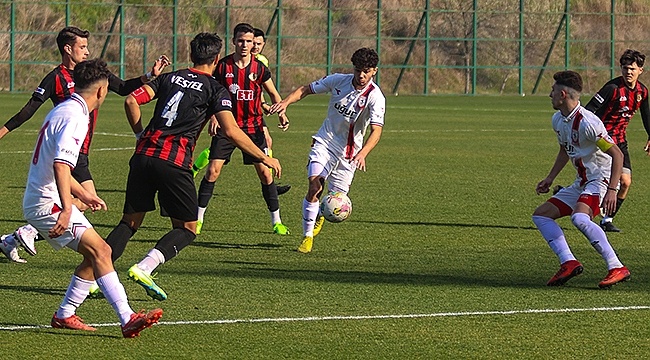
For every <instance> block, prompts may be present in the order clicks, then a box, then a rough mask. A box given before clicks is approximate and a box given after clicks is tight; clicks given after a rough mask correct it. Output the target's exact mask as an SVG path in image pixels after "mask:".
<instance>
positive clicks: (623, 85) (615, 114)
mask: <svg viewBox="0 0 650 360" xmlns="http://www.w3.org/2000/svg"><path fill="white" fill-rule="evenodd" d="M644 63H645V55H644V54H642V53H640V52H638V51H636V50H631V49H627V50H625V52H624V53H623V55H622V56H621V59H620V64H621V72H622V76H619V77H617V78H615V79H612V80H610V81H609V82H607V83H606V84H605V85H604V86H603V87H602V88H601V89H600V90H598V92H597V93H596V94H595V95H594V97H593V98H592V99H591V100H590V101H589V103H588V104H587V105H586V106H585V108H587V110H590V111H592V112H593V113H595V114H596V115H598V117H599V118H600V119H601V120H602V121H603V123H604V124H605V128H606V129H607V132H608V133H609V136H611V137H612V139H614V142H616V145H618V147H619V148H620V149H621V151H622V152H623V155H624V161H623V174H622V175H621V180H620V188H619V190H618V193H617V202H616V211H614V212H613V213H612V214H610V215H608V216H604V217H603V219H602V220H601V222H600V226H601V227H602V228H603V230H605V231H611V232H619V231H620V230H619V229H618V228H617V227H616V226H614V224H613V223H612V220H613V218H614V216H615V215H616V213H617V212H618V210H619V209H620V208H621V205H622V204H623V201H625V198H626V197H627V193H628V191H629V189H630V185H631V184H632V165H631V163H630V153H629V151H628V144H627V138H626V130H627V125H628V124H629V123H630V119H631V118H632V116H634V114H635V113H636V111H637V110H641V120H642V121H643V126H644V127H645V130H646V132H647V133H648V141H647V142H646V144H645V151H646V153H648V155H650V105H649V102H648V88H647V87H646V86H645V85H643V84H642V83H641V82H640V81H639V76H640V75H641V74H642V73H643V64H644Z"/></svg>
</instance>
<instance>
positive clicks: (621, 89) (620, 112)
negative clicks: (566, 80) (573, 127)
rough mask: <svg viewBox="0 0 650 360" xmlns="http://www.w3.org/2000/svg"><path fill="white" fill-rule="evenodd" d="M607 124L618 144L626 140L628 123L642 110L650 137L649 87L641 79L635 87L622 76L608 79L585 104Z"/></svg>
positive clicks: (610, 133)
mask: <svg viewBox="0 0 650 360" xmlns="http://www.w3.org/2000/svg"><path fill="white" fill-rule="evenodd" d="M585 108H587V110H589V111H591V112H593V113H594V114H596V115H597V116H598V117H599V118H600V120H602V122H603V123H604V124H605V129H607V133H609V136H611V137H612V139H614V142H615V143H616V144H620V143H623V142H626V141H627V140H626V130H627V125H628V124H629V123H630V119H631V118H632V116H634V114H635V113H636V111H637V110H639V109H640V110H641V118H642V120H643V126H644V127H645V129H646V132H647V133H648V138H649V139H650V105H649V103H648V88H647V87H646V86H645V85H643V84H642V83H641V82H640V81H637V82H636V86H635V87H634V88H629V87H627V85H625V80H624V79H623V77H622V76H619V77H617V78H614V79H612V80H610V81H608V82H607V83H606V84H605V85H604V86H603V87H602V88H601V89H600V90H598V92H597V93H596V94H595V95H594V97H593V98H592V99H591V100H590V101H589V103H588V104H587V105H586V106H585Z"/></svg>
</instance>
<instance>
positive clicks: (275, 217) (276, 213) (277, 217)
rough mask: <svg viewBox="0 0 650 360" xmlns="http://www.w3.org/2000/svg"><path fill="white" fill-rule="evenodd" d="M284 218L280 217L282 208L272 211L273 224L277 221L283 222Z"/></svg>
mask: <svg viewBox="0 0 650 360" xmlns="http://www.w3.org/2000/svg"><path fill="white" fill-rule="evenodd" d="M281 222H282V219H280V209H277V210H275V211H271V225H275V224H277V223H281Z"/></svg>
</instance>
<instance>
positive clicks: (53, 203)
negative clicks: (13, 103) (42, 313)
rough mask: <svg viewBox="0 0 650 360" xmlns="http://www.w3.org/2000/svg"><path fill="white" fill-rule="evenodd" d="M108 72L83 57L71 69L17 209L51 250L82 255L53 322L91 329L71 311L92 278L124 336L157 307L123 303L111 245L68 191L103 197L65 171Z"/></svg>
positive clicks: (86, 199) (151, 317)
mask: <svg viewBox="0 0 650 360" xmlns="http://www.w3.org/2000/svg"><path fill="white" fill-rule="evenodd" d="M109 74H110V72H109V71H108V69H107V68H106V63H105V62H104V61H102V60H101V59H95V60H89V61H83V62H81V63H79V64H77V66H76V67H75V69H74V75H73V76H74V81H75V93H74V94H72V95H71V97H70V99H69V100H66V101H64V102H62V103H61V104H60V105H58V106H57V107H55V108H54V109H52V111H50V112H49V113H48V115H47V116H46V117H45V120H44V121H43V126H42V127H41V130H40V132H39V135H38V140H37V142H36V146H35V148H34V155H33V156H32V161H31V164H30V168H29V175H28V178H27V186H26V189H25V196H24V198H23V215H24V216H25V219H26V220H27V221H28V222H29V223H30V224H31V225H32V226H34V227H35V228H36V229H37V230H38V232H39V233H40V234H41V235H42V236H43V237H44V238H45V239H46V240H47V242H48V243H50V245H52V247H53V248H54V249H56V250H59V249H62V248H64V247H68V248H70V249H72V250H75V251H77V252H78V253H80V254H81V255H83V261H82V262H81V264H80V265H79V266H77V268H76V269H75V272H74V275H73V276H72V280H71V281H70V285H69V286H68V290H67V291H66V293H65V296H64V298H63V301H62V302H61V305H60V307H59V309H58V310H57V312H55V313H54V316H53V317H52V322H51V325H52V327H54V328H60V329H73V330H85V331H95V330H96V329H95V328H93V327H91V326H89V325H86V324H85V323H84V322H83V320H82V319H81V318H80V317H79V316H77V315H76V310H77V308H78V307H79V306H80V305H81V303H82V302H83V301H84V300H85V299H86V297H87V296H88V293H89V289H90V286H91V285H92V284H93V281H95V279H96V280H97V284H98V285H99V287H100V288H101V290H102V292H103V293H104V295H105V297H106V299H107V300H108V302H109V303H110V304H111V306H112V307H113V309H114V310H115V312H116V314H117V315H118V317H119V319H120V323H121V325H122V335H123V336H124V337H135V336H138V335H139V334H140V331H142V330H144V329H145V328H147V327H150V326H151V325H153V324H154V323H156V322H158V319H159V318H160V317H161V316H162V310H161V309H155V310H152V311H150V312H149V313H146V314H145V313H143V312H140V313H135V312H134V311H133V310H132V309H131V307H130V306H129V303H128V300H127V297H126V292H125V291H124V287H123V286H122V284H121V283H120V280H119V278H118V277H117V273H116V272H115V269H114V268H113V262H112V260H111V248H110V247H109V246H108V244H107V243H106V242H105V241H104V239H102V238H101V236H99V234H97V232H96V231H95V230H94V229H93V227H92V225H91V224H90V222H88V220H87V219H86V217H85V216H84V215H83V213H82V212H81V211H79V209H78V208H77V207H76V206H75V205H74V204H73V199H72V196H73V195H74V196H75V197H76V198H77V199H79V200H80V201H82V202H83V203H84V204H86V205H87V206H88V207H89V208H90V209H92V210H93V211H96V210H106V203H104V201H103V200H102V199H100V198H99V197H98V196H97V195H96V194H94V193H92V192H90V191H88V190H86V189H85V188H84V187H83V186H81V185H80V184H79V182H77V181H76V180H75V179H74V178H73V177H72V175H71V172H72V169H74V167H75V166H76V164H77V159H78V158H79V152H80V149H81V146H82V142H83V140H84V138H85V136H86V133H87V132H88V127H89V124H90V121H89V114H90V112H92V111H94V110H96V109H98V108H99V107H100V105H101V104H102V103H103V102H104V99H105V98H106V94H107V93H108V78H109Z"/></svg>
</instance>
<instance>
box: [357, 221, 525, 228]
mask: <svg viewBox="0 0 650 360" xmlns="http://www.w3.org/2000/svg"><path fill="white" fill-rule="evenodd" d="M352 222H354V223H360V224H381V225H407V226H414V225H416V226H417V225H422V226H450V227H476V228H495V229H514V230H537V228H536V227H534V226H516V225H487V224H463V223H444V222H429V221H373V220H352Z"/></svg>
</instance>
